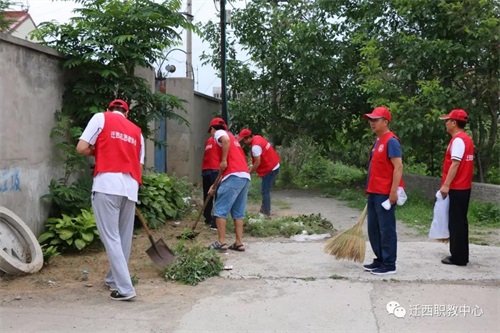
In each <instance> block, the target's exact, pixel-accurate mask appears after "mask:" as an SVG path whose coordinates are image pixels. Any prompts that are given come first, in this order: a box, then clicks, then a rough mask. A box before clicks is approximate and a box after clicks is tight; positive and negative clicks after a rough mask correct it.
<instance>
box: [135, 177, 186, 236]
mask: <svg viewBox="0 0 500 333" xmlns="http://www.w3.org/2000/svg"><path fill="white" fill-rule="evenodd" d="M142 183H143V184H142V186H141V187H140V189H139V202H140V203H139V204H138V208H139V209H140V210H141V213H142V215H144V218H145V219H146V221H147V222H148V225H149V226H150V227H151V228H157V227H159V226H160V225H163V224H165V222H166V221H167V219H176V218H179V217H181V216H182V215H183V214H184V213H186V212H187V210H188V209H189V208H190V202H191V184H190V183H188V182H187V181H185V180H183V179H178V178H175V177H171V176H168V175H167V174H164V173H152V174H149V175H144V176H143V177H142Z"/></svg>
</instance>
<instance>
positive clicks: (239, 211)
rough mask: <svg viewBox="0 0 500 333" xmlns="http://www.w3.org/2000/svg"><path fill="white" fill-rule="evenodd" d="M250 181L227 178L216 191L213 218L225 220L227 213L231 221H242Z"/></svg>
mask: <svg viewBox="0 0 500 333" xmlns="http://www.w3.org/2000/svg"><path fill="white" fill-rule="evenodd" d="M249 186H250V180H248V179H246V178H240V177H237V176H229V177H228V178H227V179H225V180H224V181H223V182H222V183H221V184H220V185H219V188H218V189H217V196H216V197H217V199H216V200H215V206H214V216H215V217H220V218H223V219H227V216H228V215H229V212H231V216H232V218H233V220H242V219H243V218H244V217H245V210H246V208H247V195H248V187H249Z"/></svg>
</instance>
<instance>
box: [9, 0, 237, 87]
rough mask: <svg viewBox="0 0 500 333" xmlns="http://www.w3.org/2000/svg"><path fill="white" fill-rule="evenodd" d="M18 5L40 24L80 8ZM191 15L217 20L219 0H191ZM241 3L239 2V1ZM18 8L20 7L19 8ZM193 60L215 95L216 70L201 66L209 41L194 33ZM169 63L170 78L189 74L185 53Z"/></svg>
mask: <svg viewBox="0 0 500 333" xmlns="http://www.w3.org/2000/svg"><path fill="white" fill-rule="evenodd" d="M11 1H12V2H15V3H18V4H24V5H29V14H30V15H31V18H32V19H33V21H34V22H35V24H40V23H41V22H44V21H51V20H55V21H57V22H59V23H67V22H68V20H69V18H70V17H72V16H73V14H72V10H73V9H74V8H76V7H77V5H76V4H75V3H74V2H73V1H63V0H55V1H52V0H11ZM191 2H192V10H191V12H192V14H193V16H194V19H193V23H197V22H202V23H205V22H207V21H209V20H212V21H215V22H218V21H219V19H218V17H217V13H218V10H219V0H215V2H214V0H191ZM240 2H241V4H239V6H240V7H241V6H243V5H244V4H245V2H246V1H244V0H242V1H240ZM186 3H187V1H186V0H183V5H182V8H181V12H184V11H186ZM236 6H238V4H236ZM16 8H19V7H16ZM231 8H232V7H231V5H226V9H231ZM182 39H183V45H181V46H178V48H181V49H183V50H186V43H185V41H186V32H185V31H183V32H182ZM192 41H193V43H192V62H193V72H194V76H195V90H196V91H198V92H201V93H203V94H206V95H210V96H212V91H213V88H214V87H220V86H221V81H220V78H218V77H217V75H216V73H215V70H214V69H213V68H212V67H211V66H208V65H205V66H202V65H201V61H200V59H199V57H200V55H201V54H202V52H203V50H207V49H208V44H207V43H203V42H202V40H201V39H200V38H199V37H198V36H196V35H195V34H193V36H192ZM168 64H171V65H174V66H175V67H176V71H175V72H174V73H172V74H170V75H169V77H170V76H171V77H185V76H186V55H185V53H183V52H181V51H172V52H171V53H170V54H169V55H168Z"/></svg>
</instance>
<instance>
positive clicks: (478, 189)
mask: <svg viewBox="0 0 500 333" xmlns="http://www.w3.org/2000/svg"><path fill="white" fill-rule="evenodd" d="M404 180H405V184H406V187H407V188H408V189H413V190H416V191H419V192H420V193H422V195H423V196H424V197H426V198H428V199H430V200H434V198H435V195H436V192H437V191H438V190H439V188H440V185H441V178H438V177H429V176H421V175H409V174H405V175H404ZM471 200H476V201H484V202H494V203H499V202H500V186H499V185H492V184H482V183H472V193H471Z"/></svg>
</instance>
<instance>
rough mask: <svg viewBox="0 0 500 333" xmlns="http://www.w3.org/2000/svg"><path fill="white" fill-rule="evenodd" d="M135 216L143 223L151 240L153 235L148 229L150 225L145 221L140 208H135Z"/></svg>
mask: <svg viewBox="0 0 500 333" xmlns="http://www.w3.org/2000/svg"><path fill="white" fill-rule="evenodd" d="M135 215H137V217H138V218H139V221H141V224H142V227H143V228H144V230H146V233H147V234H148V237H150V238H151V237H152V235H151V231H150V230H149V228H148V224H147V222H146V220H145V219H144V216H142V213H141V211H140V210H139V208H137V206H135Z"/></svg>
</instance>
